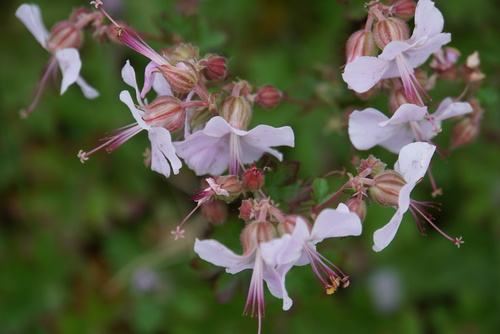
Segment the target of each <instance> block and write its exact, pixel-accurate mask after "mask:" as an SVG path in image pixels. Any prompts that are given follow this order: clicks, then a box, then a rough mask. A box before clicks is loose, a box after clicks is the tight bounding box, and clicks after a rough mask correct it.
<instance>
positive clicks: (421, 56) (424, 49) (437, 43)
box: [404, 33, 451, 68]
mask: <svg viewBox="0 0 500 334" xmlns="http://www.w3.org/2000/svg"><path fill="white" fill-rule="evenodd" d="M450 41H451V34H449V33H442V34H438V35H436V36H434V37H432V38H430V39H426V40H425V42H423V43H422V44H421V45H420V43H418V42H417V43H415V44H416V45H415V47H414V48H412V49H409V50H408V51H406V52H405V53H404V56H405V59H406V61H407V63H408V64H409V65H410V66H411V67H413V68H416V67H419V66H420V65H422V64H423V63H425V61H426V60H427V59H428V58H429V56H430V55H431V54H433V53H435V52H437V51H439V49H441V47H442V46H443V45H445V44H448V43H449V42H450Z"/></svg>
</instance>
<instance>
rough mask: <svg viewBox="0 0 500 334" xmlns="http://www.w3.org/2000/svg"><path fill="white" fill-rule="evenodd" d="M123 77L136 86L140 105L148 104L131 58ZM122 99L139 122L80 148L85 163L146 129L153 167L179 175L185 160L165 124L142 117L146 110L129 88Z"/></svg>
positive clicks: (121, 94)
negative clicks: (86, 148) (87, 148)
mask: <svg viewBox="0 0 500 334" xmlns="http://www.w3.org/2000/svg"><path fill="white" fill-rule="evenodd" d="M122 78H123V81H125V83H127V84H128V85H129V86H131V87H133V88H134V89H135V91H136V97H137V101H138V103H139V106H145V102H144V101H142V100H141V98H140V92H139V88H138V86H137V81H136V76H135V71H134V68H133V67H132V66H131V65H130V63H129V61H128V60H127V62H126V64H125V66H124V67H123V69H122ZM120 101H122V102H123V103H125V104H126V105H127V106H128V108H129V109H130V111H131V112H132V116H134V118H135V120H136V123H134V124H130V125H128V126H125V127H123V128H121V129H119V130H121V131H120V132H118V133H117V134H114V135H112V136H110V137H108V138H105V140H106V142H105V143H104V144H102V145H101V146H99V147H97V148H95V149H93V150H92V151H90V152H83V151H80V152H79V153H78V157H79V158H80V160H81V161H82V162H84V161H85V160H87V159H88V157H89V155H90V154H92V153H94V152H96V151H97V150H99V149H101V148H104V147H106V151H108V152H111V151H113V150H115V149H116V148H117V147H118V146H120V145H121V144H123V143H124V142H125V141H127V140H128V139H130V138H132V137H133V136H135V135H136V134H138V133H139V132H141V131H142V130H146V131H148V137H149V140H150V141H151V169H152V170H154V171H155V172H158V173H160V174H163V175H165V177H169V176H170V172H171V170H172V171H173V172H174V174H178V173H179V169H180V168H181V167H182V163H181V161H180V159H179V158H178V157H177V155H176V154H175V147H174V146H173V144H172V139H171V136H170V132H169V131H168V130H167V129H165V128H164V127H161V126H152V125H151V124H148V122H146V121H145V120H144V119H143V117H144V116H145V114H146V113H145V112H144V111H142V110H140V109H138V108H137V107H136V105H135V104H134V101H133V100H132V97H131V96H130V93H129V92H128V91H126V90H124V91H122V92H121V93H120Z"/></svg>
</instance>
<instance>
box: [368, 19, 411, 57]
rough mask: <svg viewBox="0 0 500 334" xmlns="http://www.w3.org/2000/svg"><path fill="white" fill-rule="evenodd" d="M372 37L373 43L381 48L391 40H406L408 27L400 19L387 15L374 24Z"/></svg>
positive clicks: (408, 36) (408, 35)
mask: <svg viewBox="0 0 500 334" xmlns="http://www.w3.org/2000/svg"><path fill="white" fill-rule="evenodd" d="M373 37H374V39H375V43H377V45H378V46H379V48H381V49H382V50H383V49H384V48H385V46H386V45H387V44H389V43H390V42H392V41H406V40H407V39H408V38H410V29H409V28H408V25H407V24H406V22H405V21H403V20H402V19H400V18H397V17H389V18H387V19H385V20H382V21H379V22H377V24H375V27H374V28H373Z"/></svg>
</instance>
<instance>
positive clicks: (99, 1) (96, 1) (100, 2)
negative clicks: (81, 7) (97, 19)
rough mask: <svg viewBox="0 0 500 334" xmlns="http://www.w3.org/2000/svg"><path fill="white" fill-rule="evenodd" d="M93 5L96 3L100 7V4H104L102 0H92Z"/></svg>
mask: <svg viewBox="0 0 500 334" xmlns="http://www.w3.org/2000/svg"><path fill="white" fill-rule="evenodd" d="M90 4H91V5H94V6H95V8H99V6H102V1H101V0H95V1H91V2H90Z"/></svg>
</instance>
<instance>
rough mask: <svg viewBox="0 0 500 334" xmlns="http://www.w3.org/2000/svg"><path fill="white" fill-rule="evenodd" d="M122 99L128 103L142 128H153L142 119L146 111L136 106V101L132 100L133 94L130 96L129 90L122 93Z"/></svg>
mask: <svg viewBox="0 0 500 334" xmlns="http://www.w3.org/2000/svg"><path fill="white" fill-rule="evenodd" d="M120 101H122V102H123V103H125V104H126V105H127V107H128V108H129V109H130V112H131V113H132V116H134V118H135V121H136V122H137V124H139V126H140V127H141V128H143V129H144V130H149V129H151V127H150V126H149V125H147V124H146V122H144V120H143V119H142V116H143V114H144V112H142V111H141V110H139V109H137V108H136V107H135V104H134V101H133V100H132V96H130V93H129V92H128V91H126V90H123V91H122V92H121V93H120Z"/></svg>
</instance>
